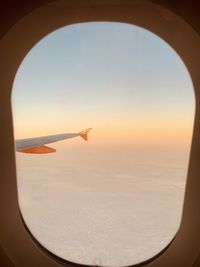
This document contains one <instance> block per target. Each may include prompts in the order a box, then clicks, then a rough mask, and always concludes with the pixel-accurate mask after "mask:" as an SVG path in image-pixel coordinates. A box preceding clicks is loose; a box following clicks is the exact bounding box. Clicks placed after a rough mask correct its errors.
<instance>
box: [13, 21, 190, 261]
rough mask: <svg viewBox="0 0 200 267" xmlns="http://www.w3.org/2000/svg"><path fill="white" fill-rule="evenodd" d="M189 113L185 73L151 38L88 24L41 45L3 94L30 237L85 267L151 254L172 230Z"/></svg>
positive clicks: (177, 217)
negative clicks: (8, 95) (8, 94)
mask: <svg viewBox="0 0 200 267" xmlns="http://www.w3.org/2000/svg"><path fill="white" fill-rule="evenodd" d="M194 109H195V101H194V93H193V86H192V82H191V79H190V76H189V73H188V71H187V69H186V67H185V65H184V64H183V62H182V60H181V59H180V57H179V56H178V55H177V53H176V52H175V51H174V50H173V49H172V48H171V47H170V46H169V45H168V44H167V43H166V42H164V41H163V40H162V39H161V38H159V37H158V36H156V35H155V34H153V33H151V32H149V31H147V30H145V29H143V28H140V27H138V26H134V25H130V24H125V23H114V22H112V23H111V22H91V23H80V24H73V25H69V26H66V27H63V28H61V29H58V30H56V31H54V32H52V33H51V34H49V35H47V36H46V37H45V38H44V39H42V40H41V41H40V42H39V43H37V45H36V46H35V47H33V48H32V49H31V50H30V52H29V53H28V54H27V56H26V57H25V58H24V60H23V62H22V63H21V65H20V67H19V69H18V72H17V74H16V78H15V81H14V84H13V93H12V110H13V120H14V134H15V144H16V165H17V184H18V197H19V205H20V209H21V213H22V216H23V219H24V221H25V224H26V225H27V227H28V228H29V230H30V232H31V233H32V235H33V236H34V237H35V238H36V239H37V240H38V241H39V242H40V243H41V245H42V246H44V247H45V248H46V249H47V250H49V251H50V252H52V253H54V254H55V255H57V256H58V257H61V258H62V259H65V260H68V261H71V262H75V263H80V264H87V265H96V266H97V265H101V266H127V265H132V264H137V263H140V262H142V261H145V260H148V259H150V258H151V257H153V256H155V255H156V254H158V253H159V252H160V251H162V250H163V249H164V248H165V247H166V246H167V245H168V244H169V243H170V241H171V240H172V239H173V238H174V236H175V234H176V232H177V230H178V228H179V225H180V222H181V213H182V206H183V199H184V190H185V183H186V177H187V168H188V161H189V154H190V145H191V139H192V130H193V120H194Z"/></svg>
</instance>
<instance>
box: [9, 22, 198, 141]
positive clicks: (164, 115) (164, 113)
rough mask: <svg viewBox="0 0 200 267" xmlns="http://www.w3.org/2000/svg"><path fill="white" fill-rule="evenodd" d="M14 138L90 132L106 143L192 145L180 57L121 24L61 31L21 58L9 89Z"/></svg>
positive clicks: (190, 105)
mask: <svg viewBox="0 0 200 267" xmlns="http://www.w3.org/2000/svg"><path fill="white" fill-rule="evenodd" d="M12 109H13V118H14V132H15V138H16V139H17V138H28V137H34V136H42V135H50V134H57V133H65V132H79V131H81V130H83V129H85V128H89V127H91V128H93V131H92V132H91V134H90V135H91V142H93V143H94V144H100V145H102V144H104V145H108V144H110V145H116V144H118V145H120V144H121V145H122V146H123V145H129V144H134V143H137V144H138V143H141V144H144V143H145V144H152V143H161V144H183V143H189V142H190V141H191V135H192V127H193V119H194V110H195V100H194V92H193V86H192V82H191V79H190V76H189V73H188V71H187V69H186V67H185V65H184V63H183V62H182V60H181V59H180V57H179V56H178V55H177V53H176V52H175V51H174V50H173V49H172V48H171V47H170V46H169V45H168V44H167V43H166V42H165V41H164V40H162V39H161V38H159V37H158V36H156V35H155V34H153V33H151V32H149V31H147V30H145V29H143V28H140V27H137V26H134V25H130V24H125V23H111V22H93V23H80V24H73V25H69V26H66V27H63V28H61V29H58V30H56V31H54V32H52V33H50V34H49V35H47V36H46V37H45V38H43V39H42V40H41V41H40V42H38V43H37V44H36V45H35V46H34V47H33V49H31V50H30V51H29V53H28V54H27V55H26V57H25V58H24V60H23V62H22V63H21V65H20V67H19V69H18V72H17V74H16V78H15V81H14V84H13V92H12Z"/></svg>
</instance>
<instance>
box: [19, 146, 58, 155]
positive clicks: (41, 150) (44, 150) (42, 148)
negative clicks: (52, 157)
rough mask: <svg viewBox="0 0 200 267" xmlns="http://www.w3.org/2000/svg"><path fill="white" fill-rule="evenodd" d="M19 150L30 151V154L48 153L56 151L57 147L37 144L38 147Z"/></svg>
mask: <svg viewBox="0 0 200 267" xmlns="http://www.w3.org/2000/svg"><path fill="white" fill-rule="evenodd" d="M18 152H22V153H30V154H46V153H53V152H56V149H55V148H52V147H48V146H37V147H31V148H27V149H22V150H18Z"/></svg>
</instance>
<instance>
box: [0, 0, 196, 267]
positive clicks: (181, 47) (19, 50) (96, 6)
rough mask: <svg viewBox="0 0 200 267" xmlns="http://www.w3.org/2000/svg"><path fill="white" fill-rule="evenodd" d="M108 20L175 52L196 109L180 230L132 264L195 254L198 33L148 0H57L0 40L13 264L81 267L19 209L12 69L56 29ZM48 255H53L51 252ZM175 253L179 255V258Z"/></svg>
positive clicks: (7, 225) (5, 236) (0, 227)
mask: <svg viewBox="0 0 200 267" xmlns="http://www.w3.org/2000/svg"><path fill="white" fill-rule="evenodd" d="M92 21H112V22H124V23H130V24H134V25H137V26H140V27H143V28H145V29H147V30H150V31H151V32H153V33H155V34H156V35H158V36H160V37H161V38H163V39H164V40H165V41H166V42H167V43H168V44H170V45H171V46H172V47H173V49H174V50H175V51H176V52H177V53H178V54H179V56H180V57H181V58H182V60H183V62H184V63H185V65H186V67H187V69H188V71H189V73H190V77H191V79H192V82H193V86H194V91H195V97H196V111H195V120H194V129H193V139H192V145H191V153H190V161H189V167H188V177H187V183H186V190H185V198H184V206H183V214H182V220H181V225H180V228H179V230H178V232H177V234H176V236H175V238H174V239H173V241H172V242H171V243H170V244H169V245H168V246H167V248H166V249H165V250H164V251H162V252H160V253H159V254H158V255H156V256H155V257H153V258H151V259H149V260H148V261H146V262H143V263H139V264H137V265H134V266H151V267H158V266H159V267H161V266H162V267H164V266H182V267H189V266H192V265H193V263H194V259H196V258H197V256H198V253H199V247H200V227H199V225H200V213H199V212H198V211H199V210H200V194H199V192H198V188H199V185H200V181H199V176H200V164H199V162H198V161H199V158H200V138H199V136H200V103H199V101H200V78H199V73H198V71H199V69H200V62H199V61H198V57H199V51H200V37H199V35H198V34H197V33H196V32H195V31H194V30H193V29H192V27H191V26H190V25H188V24H187V23H186V22H185V21H184V20H183V19H181V18H180V17H178V16H177V15H175V14H174V13H172V12H170V11H169V10H167V9H165V8H163V7H161V6H159V5H157V4H154V3H151V2H150V1H143V0H140V1H137V0H134V1H133V0H132V1H129V0H124V1H123V3H122V1H120V0H112V1H101V0H94V1H92V2H91V1H90V0H84V2H82V1H81V0H77V1H74V2H73V1H70V0H65V1H63V0H60V1H56V2H52V3H50V4H47V5H45V6H43V7H40V8H38V9H36V10H34V11H33V12H32V13H30V14H28V15H27V16H25V17H24V18H22V19H21V20H20V21H18V23H16V24H15V25H14V26H13V28H12V29H10V31H9V32H7V34H6V35H5V36H4V37H3V38H2V40H1V43H0V59H1V60H0V62H1V64H2V66H3V68H2V77H1V78H0V88H1V91H0V128H1V138H0V147H1V153H2V155H3V157H2V159H1V161H0V177H1V179H0V197H1V198H0V210H1V217H2V218H3V219H2V220H1V222H0V242H1V246H2V248H3V250H4V251H5V253H6V254H7V255H8V256H9V258H10V259H11V261H12V262H13V263H14V265H15V266H17V267H23V266H30V267H32V266H37V267H43V266H48V267H61V266H63V264H64V265H65V266H80V265H79V264H71V263H69V262H67V261H65V260H63V261H60V260H59V258H58V257H56V256H55V255H53V253H50V252H48V251H47V250H46V249H41V246H40V245H39V244H38V242H36V240H34V238H33V237H32V236H31V234H30V232H29V230H28V229H27V227H26V226H25V224H24V222H23V218H22V216H21V213H20V209H19V204H18V196H17V181H16V166H15V148H14V135H13V123H12V107H11V92H12V84H13V81H14V78H15V74H16V71H17V69H18V67H19V65H20V64H21V62H22V60H23V58H24V57H25V56H26V54H27V53H28V52H29V51H30V50H31V48H32V47H33V46H34V45H35V44H36V43H37V42H38V41H40V40H41V39H42V38H43V37H45V36H46V35H47V34H49V33H50V32H52V31H55V30H56V29H58V28H60V27H63V26H66V25H70V24H73V23H80V22H92ZM51 254H52V255H51ZM177 255H180V256H179V257H178V256H177Z"/></svg>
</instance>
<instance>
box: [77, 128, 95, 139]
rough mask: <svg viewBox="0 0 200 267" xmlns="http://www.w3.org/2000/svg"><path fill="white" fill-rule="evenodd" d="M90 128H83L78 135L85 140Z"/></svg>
mask: <svg viewBox="0 0 200 267" xmlns="http://www.w3.org/2000/svg"><path fill="white" fill-rule="evenodd" d="M91 130H92V128H88V129H85V130H83V131H81V132H80V133H79V135H80V136H81V137H82V138H83V139H84V140H85V141H88V132H89V131H91Z"/></svg>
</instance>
